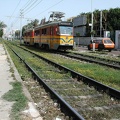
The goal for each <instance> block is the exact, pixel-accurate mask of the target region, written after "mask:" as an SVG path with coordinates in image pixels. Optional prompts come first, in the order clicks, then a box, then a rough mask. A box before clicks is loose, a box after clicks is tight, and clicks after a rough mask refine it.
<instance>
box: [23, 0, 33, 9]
mask: <svg viewBox="0 0 120 120" xmlns="http://www.w3.org/2000/svg"><path fill="white" fill-rule="evenodd" d="M32 1H33V0H28V1H27V2H26V4H25V5H24V6H23V7H22V8H21V9H25V8H26V7H28V6H29V4H31V2H32Z"/></svg>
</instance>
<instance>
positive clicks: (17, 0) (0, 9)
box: [0, 0, 120, 29]
mask: <svg viewBox="0 0 120 120" xmlns="http://www.w3.org/2000/svg"><path fill="white" fill-rule="evenodd" d="M116 7H120V0H0V21H3V22H4V23H5V24H6V25H7V28H8V29H20V26H23V25H26V24H27V23H30V21H31V20H35V19H38V20H39V21H40V20H41V19H43V18H46V19H48V18H49V15H50V14H51V12H52V11H60V12H64V13H65V17H64V20H66V19H68V18H70V17H74V16H77V15H79V14H80V13H83V12H84V13H87V12H91V11H94V10H96V9H97V10H104V9H106V10H109V9H110V8H116ZM21 12H22V14H23V19H22V23H21V22H20V21H21V20H20V14H21Z"/></svg>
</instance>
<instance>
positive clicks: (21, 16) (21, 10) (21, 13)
mask: <svg viewBox="0 0 120 120" xmlns="http://www.w3.org/2000/svg"><path fill="white" fill-rule="evenodd" d="M23 17H24V15H23V9H20V44H22V18H23Z"/></svg>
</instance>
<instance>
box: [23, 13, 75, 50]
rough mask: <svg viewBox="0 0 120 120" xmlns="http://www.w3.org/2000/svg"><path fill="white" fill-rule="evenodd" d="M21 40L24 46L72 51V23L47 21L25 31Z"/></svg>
mask: <svg viewBox="0 0 120 120" xmlns="http://www.w3.org/2000/svg"><path fill="white" fill-rule="evenodd" d="M55 15H56V14H55ZM23 38H24V44H26V45H34V46H38V47H40V48H44V49H53V50H67V49H73V43H74V41H73V23H72V22H68V21H61V20H54V21H48V22H45V23H44V24H41V25H39V26H38V27H35V28H34V29H31V30H27V31H25V32H24V35H23Z"/></svg>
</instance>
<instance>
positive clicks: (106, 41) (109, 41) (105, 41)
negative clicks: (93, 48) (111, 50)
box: [104, 40, 112, 44]
mask: <svg viewBox="0 0 120 120" xmlns="http://www.w3.org/2000/svg"><path fill="white" fill-rule="evenodd" d="M104 43H108V44H109V43H112V41H111V40H104Z"/></svg>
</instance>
